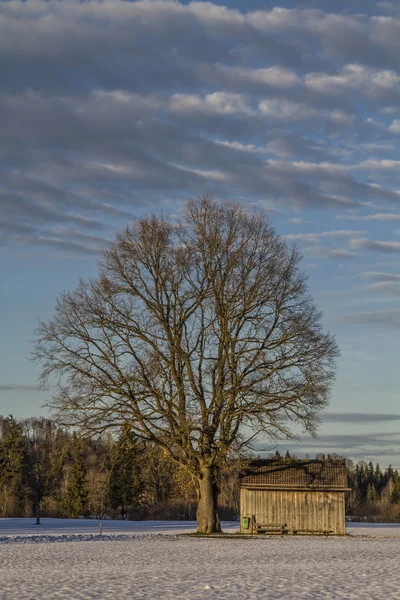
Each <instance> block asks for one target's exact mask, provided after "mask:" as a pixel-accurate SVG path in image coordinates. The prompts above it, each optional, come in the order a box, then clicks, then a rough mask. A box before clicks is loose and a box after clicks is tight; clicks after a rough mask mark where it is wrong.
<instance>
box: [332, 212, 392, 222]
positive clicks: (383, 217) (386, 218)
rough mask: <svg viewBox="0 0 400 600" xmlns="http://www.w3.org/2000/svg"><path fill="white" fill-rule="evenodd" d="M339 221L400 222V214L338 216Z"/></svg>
mask: <svg viewBox="0 0 400 600" xmlns="http://www.w3.org/2000/svg"><path fill="white" fill-rule="evenodd" d="M336 218H337V219H344V220H347V221H388V222H393V221H400V214H397V213H375V214H373V215H356V214H352V215H344V214H341V215H337V216H336Z"/></svg>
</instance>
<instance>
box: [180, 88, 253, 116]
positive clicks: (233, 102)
mask: <svg viewBox="0 0 400 600" xmlns="http://www.w3.org/2000/svg"><path fill="white" fill-rule="evenodd" d="M169 106H170V110H172V111H173V112H175V113H180V114H189V115H190V114H196V113H198V114H206V115H219V116H224V115H225V116H226V115H233V114H237V113H244V114H248V115H249V114H252V112H253V111H252V110H251V109H250V106H249V103H248V98H247V96H245V95H243V94H231V93H228V92H213V93H212V94H206V95H205V96H199V95H196V94H173V96H172V97H171V99H170V101H169Z"/></svg>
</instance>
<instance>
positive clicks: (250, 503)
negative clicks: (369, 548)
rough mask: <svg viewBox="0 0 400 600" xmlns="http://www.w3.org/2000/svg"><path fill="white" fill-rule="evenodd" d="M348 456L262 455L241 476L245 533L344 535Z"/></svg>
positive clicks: (241, 521)
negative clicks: (318, 458) (307, 458)
mask: <svg viewBox="0 0 400 600" xmlns="http://www.w3.org/2000/svg"><path fill="white" fill-rule="evenodd" d="M347 491H348V483H347V473H346V462H345V459H326V460H325V459H323V460H322V459H321V460H297V459H296V460H295V459H272V460H258V461H254V462H253V463H251V464H250V466H249V468H248V469H246V471H244V472H242V473H241V476H240V529H241V532H242V533H293V534H334V535H344V534H345V494H346V492H347Z"/></svg>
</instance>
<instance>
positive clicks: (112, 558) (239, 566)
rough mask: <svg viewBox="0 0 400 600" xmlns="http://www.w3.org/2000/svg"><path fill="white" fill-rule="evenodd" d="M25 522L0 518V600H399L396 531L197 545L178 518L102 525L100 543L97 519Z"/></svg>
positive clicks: (189, 526)
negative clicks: (109, 599) (93, 599)
mask: <svg viewBox="0 0 400 600" xmlns="http://www.w3.org/2000/svg"><path fill="white" fill-rule="evenodd" d="M33 522H34V521H32V520H31V519H2V520H1V519H0V539H1V541H3V543H0V598H1V599H4V600H12V599H14V598H18V599H19V600H24V599H28V598H29V599H30V600H33V599H39V598H40V599H41V600H47V599H50V598H52V599H53V598H57V599H59V598H60V599H64V598H73V599H76V600H80V599H90V598H99V599H100V598H101V599H107V598H113V599H114V598H118V599H119V600H125V599H127V598H135V600H136V599H138V600H139V599H141V598H143V599H148V600H155V599H158V598H163V599H166V600H172V599H174V600H175V599H179V600H186V599H189V598H193V599H194V600H196V599H205V598H207V599H210V600H211V599H214V598H215V599H217V598H218V600H220V599H222V600H224V599H237V600H241V599H248V600H253V599H254V600H255V599H256V598H266V599H268V600H276V599H282V600H283V599H285V600H291V599H293V600H294V599H296V600H298V599H301V600H317V599H318V600H321V599H323V600H328V599H329V600H331V599H332V600H333V599H337V600H340V599H348V600H352V599H354V600H355V599H357V600H363V599H365V600H366V599H371V598H373V599H374V600H381V599H383V598H385V600H390V599H397V600H398V599H399V598H400V591H399V583H398V564H399V558H400V545H399V535H400V526H399V525H395V524H393V525H377V524H364V523H362V524H358V523H357V524H355V523H351V524H350V525H349V527H348V531H349V533H350V535H349V536H346V537H342V538H340V537H319V536H317V537H294V536H283V537H267V536H257V537H256V538H242V539H237V538H234V539H232V538H226V539H215V538H211V539H205V538H196V537H187V536H182V535H179V534H180V533H182V532H184V531H190V530H193V529H194V527H195V525H196V524H195V523H192V522H182V521H178V522H173V521H171V522H166V521H164V522H155V521H145V522H137V521H103V531H104V532H105V533H104V534H103V536H102V537H101V538H100V536H99V534H98V526H99V522H98V521H90V520H75V521H72V520H71V521H67V520H58V519H43V525H41V526H40V527H39V526H35V525H33ZM224 528H225V531H231V532H232V531H235V530H237V528H238V523H230V524H229V523H226V524H224ZM32 530H33V531H32ZM38 530H40V531H38ZM160 534H161V535H160ZM74 536H81V537H80V538H79V540H84V541H76V537H75V538H74ZM40 540H41V541H42V542H48V541H53V542H67V543H33V542H38V541H40ZM16 541H19V542H21V541H24V542H25V543H15V542H16ZM4 542H6V543H4Z"/></svg>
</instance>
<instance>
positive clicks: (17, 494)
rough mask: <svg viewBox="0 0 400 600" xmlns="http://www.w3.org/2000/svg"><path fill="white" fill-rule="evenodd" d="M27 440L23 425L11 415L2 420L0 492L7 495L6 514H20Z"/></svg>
mask: <svg viewBox="0 0 400 600" xmlns="http://www.w3.org/2000/svg"><path fill="white" fill-rule="evenodd" d="M24 455H25V442H24V437H23V430H22V427H21V425H20V424H19V423H18V422H17V421H16V420H15V419H14V417H13V416H11V415H10V416H9V417H8V418H7V419H4V420H2V422H1V439H0V492H1V494H2V496H4V497H5V496H7V500H8V502H7V504H8V510H7V511H5V512H7V514H6V515H4V516H20V514H21V512H22V504H23V500H24V488H23V482H22V466H23V463H24Z"/></svg>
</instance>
